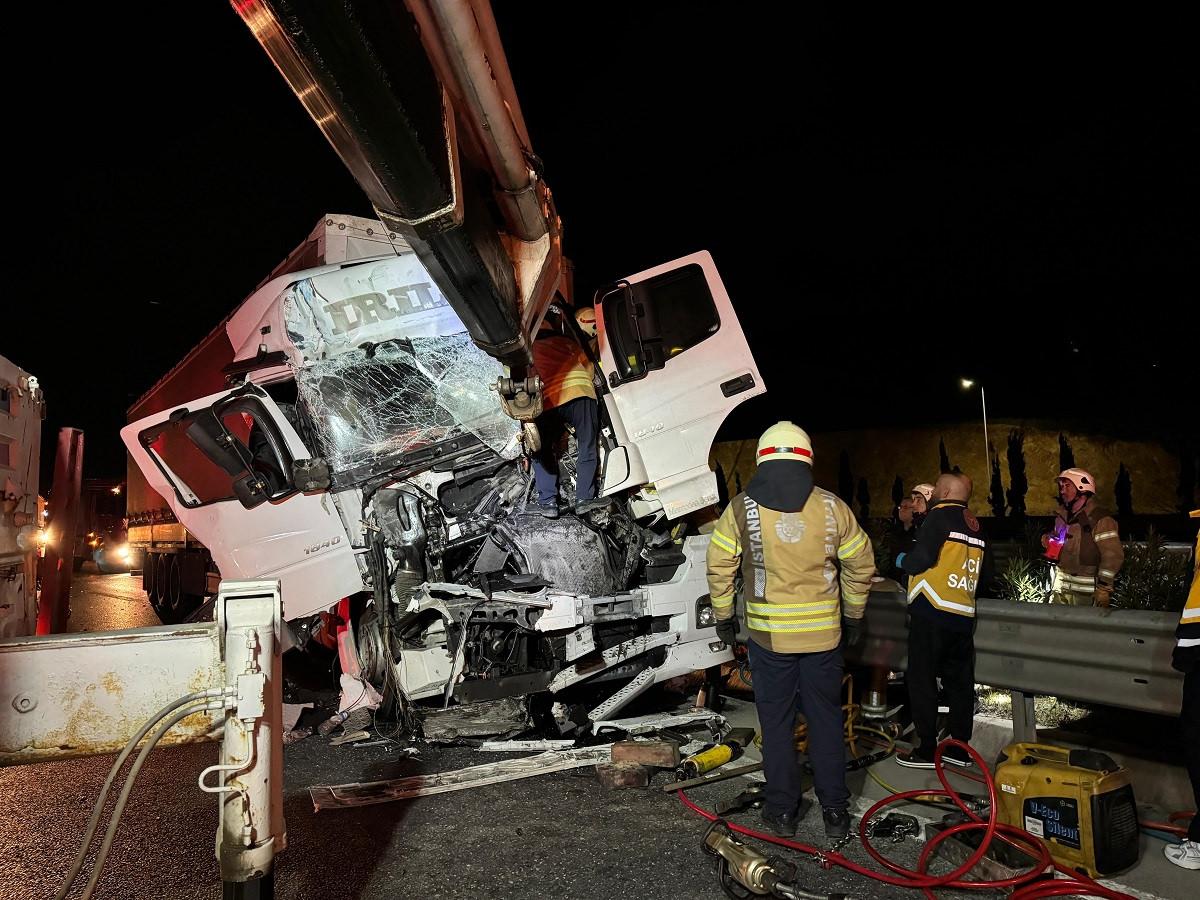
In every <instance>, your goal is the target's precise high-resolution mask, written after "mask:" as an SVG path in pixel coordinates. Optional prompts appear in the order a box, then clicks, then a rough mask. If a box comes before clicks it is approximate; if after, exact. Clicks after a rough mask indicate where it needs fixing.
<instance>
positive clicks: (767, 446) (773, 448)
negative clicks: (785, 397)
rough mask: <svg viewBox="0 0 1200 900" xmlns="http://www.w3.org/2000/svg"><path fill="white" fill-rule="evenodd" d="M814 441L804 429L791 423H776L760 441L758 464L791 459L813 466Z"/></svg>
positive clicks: (764, 433)
mask: <svg viewBox="0 0 1200 900" xmlns="http://www.w3.org/2000/svg"><path fill="white" fill-rule="evenodd" d="M812 455H813V452H812V441H810V440H809V439H808V434H807V433H805V431H804V429H803V428H801V427H800V426H798V425H795V424H793V423H791V422H776V423H775V424H774V425H772V426H771V427H770V428H768V429H767V430H766V431H764V432H763V435H762V437H760V438H759V439H758V454H757V457H756V462H757V463H764V462H766V461H767V460H769V459H791V460H796V461H798V462H804V463H808V464H809V465H810V466H811V465H812Z"/></svg>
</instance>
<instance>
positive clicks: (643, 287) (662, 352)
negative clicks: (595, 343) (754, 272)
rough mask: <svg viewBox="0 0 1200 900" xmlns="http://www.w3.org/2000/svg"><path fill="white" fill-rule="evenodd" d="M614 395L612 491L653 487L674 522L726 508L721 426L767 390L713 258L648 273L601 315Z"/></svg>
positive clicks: (606, 298) (600, 309) (626, 283)
mask: <svg viewBox="0 0 1200 900" xmlns="http://www.w3.org/2000/svg"><path fill="white" fill-rule="evenodd" d="M596 324H597V334H598V336H599V346H600V360H601V365H602V366H603V368H604V374H605V377H606V378H607V379H608V386H609V389H610V391H611V393H610V394H609V396H607V397H606V398H605V402H606V403H607V404H608V408H609V413H610V417H611V418H612V420H613V428H614V431H615V432H616V434H615V437H616V441H617V444H618V446H617V447H616V449H614V450H612V451H611V452H610V453H609V454H608V455H607V458H606V460H605V471H604V486H603V493H604V494H610V493H613V492H615V491H618V490H622V489H626V488H630V487H635V486H637V485H640V484H646V483H650V482H653V484H654V486H655V489H656V490H657V492H658V497H659V499H660V500H661V501H662V504H663V508H664V510H665V512H666V514H667V517H668V518H672V519H674V518H678V517H679V516H682V515H684V514H686V513H688V512H691V511H693V510H696V509H700V508H702V507H705V506H710V505H712V504H714V503H716V502H717V480H716V475H715V473H714V472H713V471H712V470H711V469H710V468H709V465H708V459H709V453H710V450H711V448H712V443H713V440H714V438H715V437H716V434H717V429H718V428H720V426H721V423H722V422H723V421H725V417H726V416H728V415H729V413H730V411H731V410H733V408H734V407H735V406H737V405H738V404H739V403H743V402H744V401H746V400H749V399H750V398H751V397H757V396H758V395H759V394H761V393H763V392H764V391H765V390H766V387H765V386H764V385H763V383H762V376H760V375H759V373H758V366H757V365H756V364H755V362H754V356H753V355H752V354H751V353H750V347H749V345H748V344H747V343H746V336H745V335H744V334H743V333H742V328H741V325H740V324H739V323H738V318H737V314H736V313H735V312H734V311H733V304H732V303H730V300H729V295H728V293H726V291H725V285H724V284H723V283H722V282H721V276H720V275H719V274H718V273H717V267H716V265H715V264H714V263H713V259H712V256H711V255H709V253H708V252H707V251H702V252H700V253H694V254H692V255H691V256H685V257H683V258H682V259H677V260H675V261H674V262H670V263H667V264H666V265H662V266H658V267H656V268H653V269H648V270H647V271H645V272H639V273H638V274H636V275H631V276H629V277H628V278H625V279H623V280H621V281H619V282H617V283H616V284H615V285H614V286H613V287H611V288H610V289H608V290H607V291H605V292H603V293H602V294H601V296H600V298H599V300H598V305H597V308H596Z"/></svg>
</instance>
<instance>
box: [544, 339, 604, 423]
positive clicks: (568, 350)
mask: <svg viewBox="0 0 1200 900" xmlns="http://www.w3.org/2000/svg"><path fill="white" fill-rule="evenodd" d="M533 367H534V368H535V369H537V373H538V376H539V377H540V378H541V379H542V398H543V403H544V406H545V408H546V409H553V408H554V407H556V406H562V405H563V404H564V403H566V402H568V401H570V400H574V399H575V398H576V397H591V398H592V399H593V400H595V399H596V388H595V386H594V385H593V384H592V363H591V360H589V359H588V358H587V354H586V353H584V351H583V348H582V347H580V346H579V344H577V343H576V342H575V341H573V340H572V339H571V338H569V337H563V336H562V335H555V336H554V337H544V338H539V339H538V340H536V341H534V342H533Z"/></svg>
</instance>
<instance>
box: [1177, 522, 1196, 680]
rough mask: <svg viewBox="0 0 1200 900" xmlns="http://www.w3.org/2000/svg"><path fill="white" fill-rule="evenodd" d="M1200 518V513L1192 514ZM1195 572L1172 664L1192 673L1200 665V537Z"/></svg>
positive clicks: (1180, 617) (1182, 616) (1178, 632)
mask: <svg viewBox="0 0 1200 900" xmlns="http://www.w3.org/2000/svg"><path fill="white" fill-rule="evenodd" d="M1192 515H1193V516H1195V517H1198V518H1200V511H1198V512H1194V513H1192ZM1193 556H1194V557H1195V571H1193V572H1192V589H1191V590H1190V591H1188V595H1187V603H1186V604H1184V607H1183V612H1182V613H1180V615H1179V627H1178V628H1176V629H1175V655H1174V657H1173V658H1172V664H1173V665H1174V666H1175V668H1176V669H1178V670H1179V671H1180V672H1192V671H1194V670H1195V669H1196V666H1197V664H1198V663H1200V537H1197V539H1196V549H1195V551H1194V553H1193Z"/></svg>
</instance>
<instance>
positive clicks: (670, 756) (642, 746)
mask: <svg viewBox="0 0 1200 900" xmlns="http://www.w3.org/2000/svg"><path fill="white" fill-rule="evenodd" d="M612 761H613V762H630V763H637V764H638V765H641V766H652V767H654V768H656V769H673V768H675V767H676V766H677V765H679V742H678V741H617V742H616V743H615V744H613V747H612Z"/></svg>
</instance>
